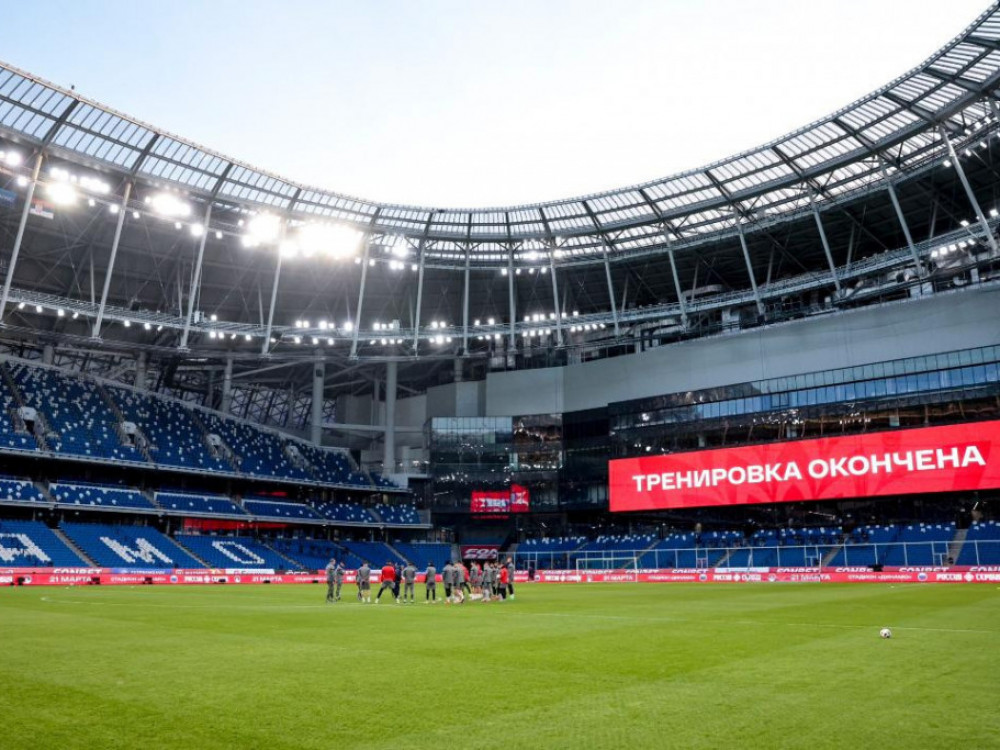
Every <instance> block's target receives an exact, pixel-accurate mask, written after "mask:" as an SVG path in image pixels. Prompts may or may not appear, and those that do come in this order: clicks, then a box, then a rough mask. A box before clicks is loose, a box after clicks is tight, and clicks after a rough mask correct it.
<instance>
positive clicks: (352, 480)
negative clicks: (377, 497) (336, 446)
mask: <svg viewBox="0 0 1000 750" xmlns="http://www.w3.org/2000/svg"><path fill="white" fill-rule="evenodd" d="M295 445H296V447H297V448H298V449H299V453H300V454H301V455H302V457H303V458H305V460H306V461H308V462H309V465H310V466H312V467H313V473H314V474H315V475H316V479H318V480H319V481H320V482H325V483H327V484H341V485H348V486H352V487H368V488H370V487H371V482H369V481H368V477H366V476H365V475H364V474H362V473H360V472H357V471H354V469H353V467H352V466H351V460H350V458H348V456H347V454H346V453H344V452H342V451H336V450H329V449H327V448H319V447H317V446H315V445H311V444H309V443H296V444H295Z"/></svg>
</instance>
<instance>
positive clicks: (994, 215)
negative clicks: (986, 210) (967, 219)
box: [990, 208, 1000, 219]
mask: <svg viewBox="0 0 1000 750" xmlns="http://www.w3.org/2000/svg"><path fill="white" fill-rule="evenodd" d="M997 216H1000V213H998V212H997V210H996V209H995V208H991V209H990V218H991V219H995V218H996V217H997Z"/></svg>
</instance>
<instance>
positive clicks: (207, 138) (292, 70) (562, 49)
mask: <svg viewBox="0 0 1000 750" xmlns="http://www.w3.org/2000/svg"><path fill="white" fill-rule="evenodd" d="M5 6H6V7H4V8H3V17H4V18H3V26H4V27H5V32H6V33H5V34H4V40H3V44H2V46H0V59H2V60H4V61H5V62H7V63H9V64H11V65H14V66H15V67H19V68H21V69H23V70H26V71H28V72H30V73H32V74H34V75H37V76H39V77H41V78H44V79H46V80H49V81H51V82H53V83H56V84H59V85H62V86H66V87H69V86H71V85H73V86H75V87H76V90H77V92H79V93H80V94H82V95H84V96H86V97H88V98H91V99H96V100H97V101H99V102H102V103H103V104H105V105H107V106H109V107H111V108H113V109H116V110H118V111H120V112H124V113H126V114H128V115H130V116H133V117H135V118H137V119H139V120H142V121H145V122H148V123H151V124H153V125H155V126H157V127H159V128H163V129H166V130H168V131H170V132H173V133H176V134H178V135H181V136H183V137H184V138H186V139H190V140H193V141H195V142H196V143H199V144H201V145H203V146H206V147H208V148H210V149H212V150H215V151H219V152H221V153H223V154H225V155H227V156H232V157H234V158H237V159H239V160H241V161H244V162H249V163H250V164H252V165H254V166H257V167H260V168H263V169H266V170H269V171H272V172H276V173H277V174H279V175H282V176H284V177H287V178H290V179H292V180H293V181H296V182H301V183H304V184H307V185H314V186H317V187H322V188H326V189H330V190H335V191H338V192H341V193H347V194H349V195H355V196H360V197H363V198H367V199H371V200H377V201H382V202H399V203H411V204H417V205H421V206H427V207H432V208H442V207H485V206H496V205H511V204H518V203H527V202H534V201H545V200H556V199H560V198H567V197H571V196H576V195H582V194H586V193H592V192H597V191H601V190H606V189H611V188H615V187H620V186H623V185H627V184H633V183H636V182H642V181H645V180H650V179H655V178H657V177H663V176H666V175H669V174H673V173H675V172H678V171H681V170H684V169H688V168H694V167H699V166H702V165H705V164H708V163H710V162H712V161H716V160H718V159H721V158H723V157H726V156H729V155H731V154H734V153H736V152H738V151H742V150H744V149H748V148H752V147H754V146H756V145H759V144H761V143H764V142H766V141H769V140H771V139H773V138H776V137H778V136H780V135H783V134H784V133H786V132H788V131H790V130H794V129H796V128H798V127H800V126H802V125H805V124H807V123H809V122H811V121H813V120H815V119H817V118H820V117H822V116H824V115H827V114H829V113H831V112H832V111H834V110H836V109H839V108H840V107H842V106H844V105H846V104H848V103H850V102H851V101H853V100H854V99H857V98H858V97H860V96H863V95H864V94H866V93H868V92H870V91H871V90H873V89H875V88H877V87H879V86H881V85H882V84H884V83H887V82H889V81H890V80H892V79H893V78H895V77H897V76H898V75H901V74H902V73H904V72H906V71H907V70H909V69H910V68H912V67H913V66H915V65H917V64H919V63H920V62H922V61H923V60H924V59H925V58H926V57H928V56H929V55H930V54H931V53H933V52H934V51H935V50H937V49H938V48H939V47H940V46H942V45H943V44H945V42H947V41H948V40H949V39H951V38H952V37H954V36H956V35H957V34H958V33H960V32H961V31H962V29H964V28H965V27H966V26H967V25H968V24H969V23H971V22H972V20H973V19H974V18H975V17H976V16H977V15H978V14H979V13H981V12H982V11H983V10H985V9H986V6H987V3H986V2H985V0H948V2H940V1H936V2H929V1H928V0H906V2H901V1H900V0H839V2H838V1H834V0H825V1H824V2H815V1H813V2H810V1H808V0H805V1H804V0H599V1H594V0H504V1H502V2H501V1H500V0H421V1H420V2H412V1H411V2H405V1H404V0H354V1H353V2H342V1H341V0H281V1H280V2H278V0H210V1H208V0H171V2H165V3H144V2H135V0H125V1H122V0H88V1H87V2H81V1H80V0H68V1H67V0H33V2H16V3H15V2H10V3H5ZM16 29H20V32H19V33H12V32H13V31H14V30H16Z"/></svg>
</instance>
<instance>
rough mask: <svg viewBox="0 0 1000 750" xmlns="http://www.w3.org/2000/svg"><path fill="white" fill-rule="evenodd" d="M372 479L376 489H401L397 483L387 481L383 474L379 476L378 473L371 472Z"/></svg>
mask: <svg viewBox="0 0 1000 750" xmlns="http://www.w3.org/2000/svg"><path fill="white" fill-rule="evenodd" d="M371 478H372V482H374V483H375V486H376V487H380V488H382V489H386V490H398V489H400V487H399V485H397V484H396V483H395V482H392V481H390V480H388V479H386V478H385V477H384V476H382V475H381V474H379V473H377V472H374V471H373V472H371Z"/></svg>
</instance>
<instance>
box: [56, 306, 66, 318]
mask: <svg viewBox="0 0 1000 750" xmlns="http://www.w3.org/2000/svg"><path fill="white" fill-rule="evenodd" d="M56 315H57V316H59V317H60V318H65V317H66V311H65V310H63V309H62V308H61V307H60V308H59V309H58V310H56Z"/></svg>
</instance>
